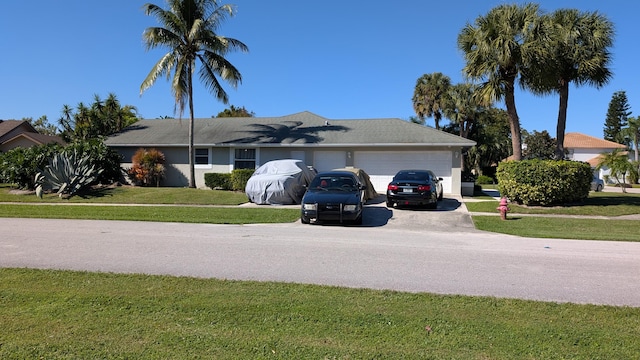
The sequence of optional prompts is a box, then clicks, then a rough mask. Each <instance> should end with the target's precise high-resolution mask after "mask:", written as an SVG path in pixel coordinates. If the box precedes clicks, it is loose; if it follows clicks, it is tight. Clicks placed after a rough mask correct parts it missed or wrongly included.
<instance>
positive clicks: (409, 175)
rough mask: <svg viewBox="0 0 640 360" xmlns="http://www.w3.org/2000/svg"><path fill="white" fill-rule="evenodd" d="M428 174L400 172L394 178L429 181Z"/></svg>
mask: <svg viewBox="0 0 640 360" xmlns="http://www.w3.org/2000/svg"><path fill="white" fill-rule="evenodd" d="M429 178H430V176H429V173H427V172H423V171H401V172H399V173H398V174H396V176H395V180H429Z"/></svg>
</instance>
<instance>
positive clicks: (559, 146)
mask: <svg viewBox="0 0 640 360" xmlns="http://www.w3.org/2000/svg"><path fill="white" fill-rule="evenodd" d="M559 92H560V106H558V124H557V125H556V159H558V160H561V159H564V132H565V129H566V127H567V105H568V104H569V82H568V81H565V80H561V83H560V91H559Z"/></svg>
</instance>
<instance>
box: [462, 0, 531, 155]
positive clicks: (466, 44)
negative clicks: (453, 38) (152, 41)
mask: <svg viewBox="0 0 640 360" xmlns="http://www.w3.org/2000/svg"><path fill="white" fill-rule="evenodd" d="M538 9H539V6H538V5H536V4H525V5H522V6H520V5H515V4H513V5H507V4H505V5H499V6H497V7H495V8H493V9H491V10H490V11H489V13H488V14H487V15H486V16H480V17H478V18H477V19H476V21H475V25H471V24H467V25H466V26H465V27H464V28H463V29H462V32H461V33H460V34H459V35H458V47H459V48H460V50H462V51H463V52H464V57H465V60H466V65H465V67H464V72H465V73H466V75H467V76H468V77H469V78H471V79H472V80H474V81H481V85H480V88H479V89H478V90H479V92H480V96H481V99H482V100H483V102H485V103H486V104H491V103H493V102H494V101H499V100H502V99H504V101H505V105H506V107H507V114H508V115H509V126H510V129H511V141H512V147H513V157H514V159H515V160H520V159H521V158H522V140H521V130H520V119H519V117H518V112H517V111H516V102H515V95H514V93H515V81H516V79H517V78H518V76H519V75H521V72H522V70H523V65H524V60H523V55H522V54H523V52H524V51H526V49H527V48H528V46H529V43H528V41H529V32H530V31H531V30H532V29H535V26H536V24H537V22H538V21H539V10H538Z"/></svg>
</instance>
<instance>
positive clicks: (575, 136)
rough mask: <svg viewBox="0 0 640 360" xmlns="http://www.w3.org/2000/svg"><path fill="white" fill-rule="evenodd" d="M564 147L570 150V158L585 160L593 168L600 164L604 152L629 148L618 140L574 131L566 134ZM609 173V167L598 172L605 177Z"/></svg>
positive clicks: (601, 176) (599, 175) (600, 176)
mask: <svg viewBox="0 0 640 360" xmlns="http://www.w3.org/2000/svg"><path fill="white" fill-rule="evenodd" d="M564 148H565V150H566V151H567V152H568V154H567V157H568V158H569V160H575V161H584V162H587V163H589V165H591V167H592V168H595V167H596V166H598V165H599V164H600V161H601V159H602V156H601V154H602V153H610V152H612V151H613V150H615V149H627V146H626V145H623V144H619V143H617V142H613V141H608V140H604V139H598V138H596V137H593V136H589V135H585V134H581V133H577V132H572V133H566V134H565V135H564ZM608 174H609V169H607V168H606V167H604V168H603V169H600V171H599V172H598V173H597V174H596V175H597V177H599V178H600V179H603V178H604V176H605V175H608Z"/></svg>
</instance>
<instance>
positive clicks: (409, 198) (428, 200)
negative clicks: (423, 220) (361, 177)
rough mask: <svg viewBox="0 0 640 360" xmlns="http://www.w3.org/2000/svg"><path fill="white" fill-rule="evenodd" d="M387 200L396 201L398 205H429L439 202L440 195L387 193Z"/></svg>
mask: <svg viewBox="0 0 640 360" xmlns="http://www.w3.org/2000/svg"><path fill="white" fill-rule="evenodd" d="M387 202H392V203H396V204H398V205H428V204H435V203H437V202H438V196H437V195H433V194H429V195H427V196H423V195H399V194H390V193H387Z"/></svg>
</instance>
